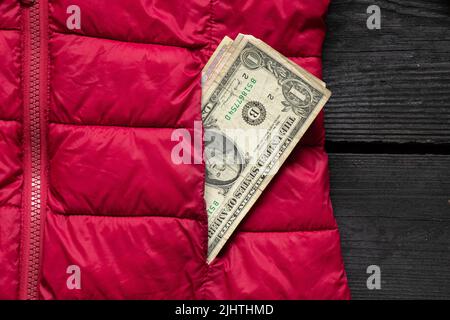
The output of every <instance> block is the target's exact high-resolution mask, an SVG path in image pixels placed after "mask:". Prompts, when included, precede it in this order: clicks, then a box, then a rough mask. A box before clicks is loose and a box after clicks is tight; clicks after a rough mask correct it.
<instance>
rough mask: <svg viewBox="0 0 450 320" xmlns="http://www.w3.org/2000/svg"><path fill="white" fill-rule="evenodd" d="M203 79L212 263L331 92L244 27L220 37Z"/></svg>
mask: <svg viewBox="0 0 450 320" xmlns="http://www.w3.org/2000/svg"><path fill="white" fill-rule="evenodd" d="M202 85H203V94H202V118H203V125H204V128H205V133H204V140H205V143H204V145H205V163H206V186H205V201H206V207H207V210H208V263H210V262H211V261H212V260H213V259H214V258H215V257H216V256H217V254H218V253H219V252H220V250H221V249H222V248H223V247H224V245H225V244H226V242H227V241H228V239H229V238H230V236H231V235H232V234H233V232H234V231H235V230H236V228H237V226H238V225H239V223H240V222H241V221H242V219H243V218H244V217H245V216H246V214H247V213H249V211H250V210H251V207H252V206H253V204H254V203H255V202H256V200H257V199H258V197H259V196H260V195H261V193H262V192H263V190H264V189H265V188H266V187H267V185H268V184H269V182H270V180H271V179H272V177H273V176H274V175H275V174H276V173H277V171H278V169H279V168H280V166H281V165H282V164H283V162H284V161H285V160H286V158H287V157H288V155H289V154H290V153H291V151H292V150H293V148H294V147H295V145H296V144H297V143H298V142H299V141H300V138H301V137H302V136H303V134H304V133H305V131H306V130H307V129H308V127H309V126H310V125H311V123H312V122H313V120H314V119H315V118H316V116H317V115H318V113H319V112H320V110H321V109H322V107H323V106H324V104H325V103H326V102H327V100H328V98H329V97H330V94H331V93H330V91H329V90H327V89H326V87H325V84H324V83H323V82H322V81H321V80H319V79H317V78H316V77H314V76H313V75H311V74H310V73H308V72H307V71H306V70H304V69H302V68H301V67H299V66H298V65H296V64H294V63H293V62H291V61H289V60H288V59H287V58H286V57H284V56H282V55H281V54H280V53H278V52H277V51H275V50H274V49H273V48H271V47H270V46H268V45H267V44H265V43H264V42H262V41H261V40H259V39H256V38H254V37H252V36H249V35H242V34H240V35H238V37H237V38H236V39H235V40H234V41H233V40H231V39H230V38H228V37H226V38H224V40H223V41H222V42H221V43H220V45H219V46H218V48H217V50H216V51H215V53H214V54H213V56H212V57H211V59H210V61H209V62H208V64H207V65H206V66H205V68H204V69H203V75H202Z"/></svg>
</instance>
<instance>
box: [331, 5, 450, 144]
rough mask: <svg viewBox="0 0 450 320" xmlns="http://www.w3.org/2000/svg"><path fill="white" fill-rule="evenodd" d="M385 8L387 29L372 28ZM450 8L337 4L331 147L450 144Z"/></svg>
mask: <svg viewBox="0 0 450 320" xmlns="http://www.w3.org/2000/svg"><path fill="white" fill-rule="evenodd" d="M372 4H377V5H379V6H380V8H381V14H382V27H381V30H368V29H367V27H366V19H367V16H368V15H367V13H366V10H367V7H368V6H369V5H372ZM449 8H450V2H449V1H448V0H427V1H423V0H402V1H400V0H380V1H371V0H354V1H348V0H333V1H331V6H330V10H329V14H328V17H327V24H328V29H329V30H328V34H327V38H326V41H325V45H324V79H325V81H326V82H327V85H328V86H329V87H330V88H331V90H332V91H333V96H332V98H331V100H330V102H329V103H328V104H327V106H326V118H325V121H326V128H327V139H328V140H330V141H364V142H366V141H369V142H372V141H384V142H393V143H398V142H400V143H403V142H419V143H438V144H442V143H450V9H449Z"/></svg>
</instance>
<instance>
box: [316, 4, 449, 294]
mask: <svg viewBox="0 0 450 320" xmlns="http://www.w3.org/2000/svg"><path fill="white" fill-rule="evenodd" d="M373 4H376V5H378V6H380V8H381V19H382V20H381V29H380V30H368V29H367V27H366V20H367V17H368V14H367V13H366V10H367V7H368V6H369V5H373ZM327 24H328V35H327V39H326V42H325V47H324V79H325V81H326V82H327V85H328V87H329V88H330V89H331V90H332V92H333V96H332V99H331V100H330V102H329V103H328V104H327V106H326V109H325V110H326V120H325V122H326V129H327V150H328V152H329V153H330V174H331V197H332V200H333V205H334V209H335V215H336V218H337V221H338V224H339V227H340V232H341V237H342V249H343V255H344V261H345V266H346V270H347V274H348V278H349V282H350V287H351V290H352V297H353V298H354V299H411V298H419V299H437V298H444V299H450V1H448V0H383V1H370V0H367V1H366V0H353V1H351V0H332V4H331V7H330V10H329V14H328V18H327ZM369 265H378V266H380V268H381V279H382V280H381V290H368V289H367V286H366V280H367V277H368V276H369V275H368V274H367V273H366V270H367V267H368V266H369Z"/></svg>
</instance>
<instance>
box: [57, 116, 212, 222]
mask: <svg viewBox="0 0 450 320" xmlns="http://www.w3.org/2000/svg"><path fill="white" fill-rule="evenodd" d="M173 130H174V129H171V128H165V129H163V128H126V127H109V126H103V127H102V126H73V125H61V124H52V125H50V130H49V136H50V138H49V142H50V146H49V149H50V155H49V161H50V172H49V174H50V176H49V179H50V195H49V205H50V207H51V208H52V210H54V211H55V212H58V213H62V214H69V215H70V214H81V215H83V214H88V215H112V216H147V215H155V216H172V217H179V218H191V219H200V220H201V219H203V217H205V215H204V214H205V213H204V201H203V188H204V166H203V165H202V164H176V163H174V162H173V161H172V158H171V155H172V149H173V147H174V146H175V145H176V143H177V142H175V141H171V134H172V132H173ZM190 132H191V134H192V136H194V131H193V130H191V131H190Z"/></svg>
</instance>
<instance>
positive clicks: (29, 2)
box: [20, 0, 36, 7]
mask: <svg viewBox="0 0 450 320" xmlns="http://www.w3.org/2000/svg"><path fill="white" fill-rule="evenodd" d="M20 3H21V4H22V5H23V6H26V7H31V6H33V5H34V4H35V3H36V0H20Z"/></svg>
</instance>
